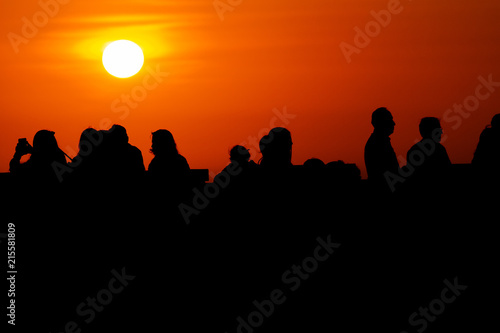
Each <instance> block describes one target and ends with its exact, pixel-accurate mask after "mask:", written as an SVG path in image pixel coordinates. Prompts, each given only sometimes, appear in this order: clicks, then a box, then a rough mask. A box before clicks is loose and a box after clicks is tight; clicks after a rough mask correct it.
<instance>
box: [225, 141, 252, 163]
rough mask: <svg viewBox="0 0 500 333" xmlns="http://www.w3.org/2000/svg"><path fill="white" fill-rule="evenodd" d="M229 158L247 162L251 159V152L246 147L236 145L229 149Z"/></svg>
mask: <svg viewBox="0 0 500 333" xmlns="http://www.w3.org/2000/svg"><path fill="white" fill-rule="evenodd" d="M229 160H230V161H235V162H238V163H239V164H245V163H248V161H249V160H250V153H249V152H248V149H246V148H245V147H243V146H239V145H236V146H234V147H233V148H231V150H230V151H229Z"/></svg>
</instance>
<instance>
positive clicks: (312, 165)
mask: <svg viewBox="0 0 500 333" xmlns="http://www.w3.org/2000/svg"><path fill="white" fill-rule="evenodd" d="M325 166H326V165H325V162H323V161H322V160H320V159H319V158H310V159H308V160H307V161H305V162H304V167H305V168H307V169H310V170H318V169H323V168H324V167H325Z"/></svg>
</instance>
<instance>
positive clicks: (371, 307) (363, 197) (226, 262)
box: [6, 108, 500, 333]
mask: <svg viewBox="0 0 500 333" xmlns="http://www.w3.org/2000/svg"><path fill="white" fill-rule="evenodd" d="M371 124H372V125H373V128H374V129H373V133H372V134H371V135H370V136H369V138H368V140H367V142H366V146H365V149H364V159H365V165H366V170H367V174H368V179H367V180H366V181H362V180H361V176H360V170H359V168H358V167H357V166H356V165H354V164H349V163H344V162H343V161H341V160H337V161H331V162H328V163H325V162H324V161H322V160H320V159H318V158H310V159H308V160H307V161H305V162H304V164H303V165H301V166H297V165H293V164H292V150H293V149H292V147H293V141H292V134H291V133H290V131H289V130H287V129H285V128H282V127H277V128H273V129H271V130H270V131H269V133H268V134H266V135H264V136H263V137H262V138H261V139H260V142H259V148H260V153H261V158H260V160H259V161H258V163H255V162H254V161H252V160H250V158H251V155H250V152H249V150H248V149H247V148H246V147H244V146H241V145H235V146H234V147H233V148H232V149H231V150H230V151H229V163H228V165H227V166H226V167H225V168H224V169H223V170H222V171H221V172H220V173H219V174H218V175H216V176H215V177H214V181H213V182H212V183H206V184H205V183H204V182H200V181H198V180H197V179H195V178H194V177H193V174H192V170H191V169H190V166H189V163H188V161H187V160H186V158H185V157H184V156H182V155H181V154H180V153H179V150H178V148H177V143H176V141H175V140H174V136H173V135H172V133H171V132H170V131H168V130H166V129H159V130H156V131H154V132H153V133H152V134H151V150H150V152H151V153H152V154H153V155H154V158H153V159H152V161H151V163H150V164H149V166H148V167H147V169H146V168H145V166H144V161H143V155H142V153H141V151H140V150H139V149H138V148H137V147H135V146H133V145H132V144H131V143H129V138H128V135H127V131H126V129H125V128H124V127H123V126H120V125H113V126H112V127H111V128H110V129H109V130H96V129H93V128H88V129H85V130H84V131H83V132H82V134H81V136H80V141H79V152H78V154H77V156H75V157H73V158H70V157H69V156H66V154H65V153H64V152H63V151H62V150H61V149H60V148H59V147H58V144H57V140H56V138H55V134H54V132H51V131H48V130H41V131H39V132H37V133H36V134H35V136H34V138H33V145H32V146H31V145H30V144H29V143H28V142H27V140H26V139H19V142H18V144H17V146H16V148H15V154H14V157H13V158H12V160H11V161H10V173H11V176H12V177H13V182H12V186H11V188H9V189H8V193H9V198H8V199H7V200H6V203H7V205H8V206H7V207H10V211H11V212H12V214H10V215H9V216H14V217H15V218H16V219H20V221H21V222H19V223H18V225H19V229H20V231H19V232H22V233H23V234H24V235H26V236H25V239H26V244H30V245H29V246H28V245H26V247H25V249H24V251H25V252H24V253H23V256H24V258H25V265H26V270H25V275H26V276H27V279H28V278H30V279H31V281H32V284H30V283H27V287H26V288H27V290H28V291H30V292H31V294H30V298H29V299H38V300H44V302H45V304H46V306H45V307H44V308H43V309H41V308H39V307H36V306H35V305H33V307H32V308H29V310H27V311H28V312H29V313H30V315H32V316H33V318H34V320H37V321H38V323H39V325H40V326H39V328H42V329H46V330H47V331H50V330H54V331H55V330H57V329H60V330H61V328H64V324H65V322H66V321H67V320H68V319H64V318H72V317H74V316H75V313H74V308H75V306H77V305H78V304H79V303H80V301H81V300H83V299H85V297H87V296H88V295H91V294H92V293H96V292H98V291H99V290H100V289H102V287H103V286H102V283H104V282H103V281H104V280H103V278H102V276H103V275H105V274H106V273H107V272H108V273H109V271H110V270H112V269H119V268H121V267H127V272H130V274H133V275H134V276H137V279H136V280H134V281H133V282H131V283H130V285H131V286H130V287H129V288H127V289H126V290H125V291H124V292H123V294H124V295H123V297H122V296H120V301H118V297H117V300H116V301H113V304H112V305H109V309H106V310H105V312H106V313H104V312H103V313H102V314H99V315H98V316H97V319H96V322H95V323H89V324H86V323H82V325H83V326H85V325H87V326H86V327H87V328H88V331H98V330H100V329H102V330H103V331H109V330H119V328H122V329H133V328H135V329H142V330H147V329H156V328H157V327H158V325H160V327H172V328H173V327H177V326H179V325H180V326H181V327H184V328H185V331H193V332H195V331H201V330H202V329H204V330H205V328H207V329H206V330H207V331H221V332H223V331H224V330H226V331H227V332H237V331H238V332H248V333H250V332H251V331H253V330H254V329H255V331H257V327H253V328H252V327H250V326H248V325H249V324H248V323H247V326H245V325H243V326H241V325H242V324H241V321H239V320H238V318H239V317H242V318H247V317H246V316H247V315H248V313H251V312H252V311H253V310H255V305H254V304H255V303H253V301H254V300H263V299H265V298H266V297H269V292H271V291H272V290H273V289H276V288H280V286H281V285H280V278H281V276H282V274H283V272H286V271H287V269H288V268H289V267H290V266H291V265H292V264H294V263H295V262H297V261H300V260H302V259H303V258H304V255H305V254H308V253H309V252H310V251H311V250H312V249H314V247H312V246H313V245H314V241H315V240H316V239H317V238H318V236H321V235H325V236H326V235H332V236H333V237H334V238H335V240H336V241H338V242H339V243H340V244H342V246H341V247H340V248H339V250H338V254H334V255H332V258H331V259H329V260H328V261H327V262H326V263H325V264H324V265H323V267H321V268H320V271H321V272H320V271H318V273H311V274H310V275H311V276H312V277H311V280H313V279H315V280H314V282H313V281H310V282H309V281H306V280H307V279H309V274H307V278H306V277H305V276H306V274H305V273H304V275H303V276H302V275H298V276H300V277H301V279H303V281H302V282H303V285H304V287H301V289H300V290H299V291H297V292H294V293H292V294H287V297H288V298H290V301H287V303H286V304H285V305H283V306H282V308H280V309H276V313H275V314H273V315H272V316H270V317H269V318H266V319H265V321H264V323H263V324H262V325H258V326H259V327H258V331H259V332H278V331H285V330H297V331H304V332H319V331H322V328H323V327H324V326H325V325H329V324H330V325H331V327H332V329H331V331H332V332H334V331H337V330H335V328H338V331H340V332H347V331H351V330H345V329H347V328H348V327H349V328H353V330H352V331H361V329H371V328H372V326H371V325H372V324H373V323H375V322H380V323H383V324H381V325H383V327H384V329H388V328H390V329H392V331H396V330H399V331H401V330H404V329H405V328H407V326H408V322H407V318H408V315H409V314H411V313H412V312H413V311H414V310H415V309H417V308H418V306H419V305H421V304H424V303H422V302H426V301H428V300H430V299H432V298H430V297H432V295H433V294H432V290H433V288H434V289H435V288H436V284H435V281H434V280H432V279H431V278H430V277H429V272H432V273H433V274H436V275H437V280H438V282H439V283H441V282H442V280H443V279H444V278H453V277H454V276H457V275H458V276H459V277H460V279H464V281H465V282H467V283H469V284H470V285H474V286H475V287H476V288H477V290H478V291H476V292H474V290H472V291H467V292H468V293H469V294H470V298H471V300H469V302H472V303H473V302H474V301H480V300H481V298H480V296H478V295H482V292H484V290H483V289H481V288H483V287H481V286H482V285H483V284H481V283H482V282H485V281H489V279H493V278H492V277H491V275H490V265H487V264H486V263H487V262H488V261H491V260H493V258H492V253H495V252H494V251H496V250H497V249H496V245H493V244H496V242H495V241H494V239H493V236H492V234H490V233H489V232H488V230H490V228H491V224H490V223H488V221H490V220H491V217H489V215H487V214H486V213H485V212H487V211H488V208H489V206H490V205H491V204H493V202H494V201H495V200H496V197H492V196H491V195H490V192H488V190H489V189H491V188H494V186H497V185H498V182H499V179H500V178H499V177H500V176H499V171H500V169H499V168H500V114H497V115H495V116H494V117H493V119H492V121H491V125H489V126H487V127H486V128H485V129H484V131H483V132H482V133H481V136H480V138H479V143H478V145H477V149H476V151H475V153H474V156H473V159H472V163H471V166H470V168H469V169H467V172H465V173H460V172H458V173H457V172H456V170H455V169H454V166H453V165H452V163H451V161H450V159H449V157H448V154H447V151H446V148H445V147H444V146H443V145H442V144H441V141H442V136H443V130H442V127H441V125H440V121H439V119H438V118H435V117H425V118H422V119H421V121H420V124H419V132H420V134H421V136H422V139H421V140H420V141H419V142H417V143H416V144H415V145H413V146H412V147H411V148H410V149H409V150H408V152H407V154H406V161H405V162H404V163H406V164H405V165H401V166H400V163H403V161H398V157H397V155H396V153H395V151H394V149H393V147H392V144H391V139H390V136H391V135H392V134H393V132H394V130H395V126H396V123H395V121H394V118H393V116H392V114H391V112H390V111H389V110H387V109H386V108H378V109H376V110H375V111H374V112H373V113H372V116H371ZM28 154H30V157H29V159H28V160H27V161H26V162H24V163H21V162H20V161H21V158H22V157H23V156H24V155H28ZM68 160H70V161H69V162H68ZM471 193H474V197H472V198H471V196H470V194H471ZM20 198H23V199H20ZM478 219H479V220H478ZM472 220H474V221H479V222H477V224H476V225H473V224H472V223H465V224H464V225H463V226H460V227H458V225H459V224H460V223H459V221H469V222H470V221H472ZM467 237H477V239H481V244H482V245H480V246H479V245H478V246H477V247H475V248H474V249H472V250H471V249H470V248H466V247H464V246H463V244H464V241H465V239H466V238H467ZM490 237H492V238H491V239H490ZM478 242H479V241H478ZM474 244H478V243H474ZM311 247H312V248H311ZM416 267H417V268H416ZM46 271H50V272H51V274H49V275H47V274H46V273H45V272H46ZM313 275H314V276H313ZM316 275H317V277H316ZM51 276H57V279H53V278H51ZM28 280H29V279H28ZM299 281H300V279H299ZM465 282H464V283H465ZM28 285H29V286H31V287H28ZM40 285H43V286H44V288H40ZM471 289H473V288H471ZM68 290H69V291H71V292H66V291H68ZM415 298H416V299H417V301H416V303H415V302H413V301H410V300H414V299H415ZM292 299H293V301H292ZM26 302H28V299H26ZM115 303H118V304H115ZM35 304H38V303H35ZM324 304H328V305H324ZM380 304H384V305H387V304H392V305H394V304H399V306H398V307H395V308H392V309H391V311H392V313H391V314H390V317H387V318H386V317H384V316H388V315H386V314H384V312H383V311H382V309H381V308H380V306H379V305H380ZM472 309H473V307H472V306H464V307H462V308H459V309H458V310H456V311H457V313H458V314H459V315H464V314H466V313H467V314H470V312H471V311H472ZM52 313H57V316H54V315H51V314H52ZM360 316H362V317H363V320H360V319H359V318H360ZM463 317H466V316H465V315H464V316H463ZM330 318H334V319H332V320H333V321H332V322H330ZM65 320H66V321H65ZM370 323H371V324H370ZM465 324H470V323H469V322H467V323H465ZM465 324H464V323H463V322H458V323H455V324H453V323H449V322H447V325H451V327H455V328H456V327H461V325H465ZM176 325H177V326H176ZM238 325H240V326H238ZM405 325H406V326H405ZM434 325H435V327H440V326H439V325H440V324H439V323H436V324H434ZM443 325H444V324H443ZM453 325H455V326H453ZM471 325H472V324H471ZM98 327H99V329H98ZM381 327H382V326H381ZM82 328H83V327H82ZM323 331H324V330H323Z"/></svg>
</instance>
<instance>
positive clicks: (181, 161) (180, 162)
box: [177, 154, 190, 169]
mask: <svg viewBox="0 0 500 333" xmlns="http://www.w3.org/2000/svg"><path fill="white" fill-rule="evenodd" d="M177 161H178V162H179V164H183V165H185V166H186V167H187V168H188V169H189V168H190V167H189V163H188V161H187V159H186V158H185V157H184V156H182V155H181V154H178V155H177Z"/></svg>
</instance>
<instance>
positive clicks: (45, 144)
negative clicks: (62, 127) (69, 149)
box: [33, 130, 60, 154]
mask: <svg viewBox="0 0 500 333" xmlns="http://www.w3.org/2000/svg"><path fill="white" fill-rule="evenodd" d="M54 134H55V133H54V132H52V131H47V130H41V131H38V132H37V133H36V134H35V136H34V138H33V153H34V154H47V153H49V154H50V153H52V152H54V151H60V149H59V146H58V145H57V140H56V137H55V136H54Z"/></svg>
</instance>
